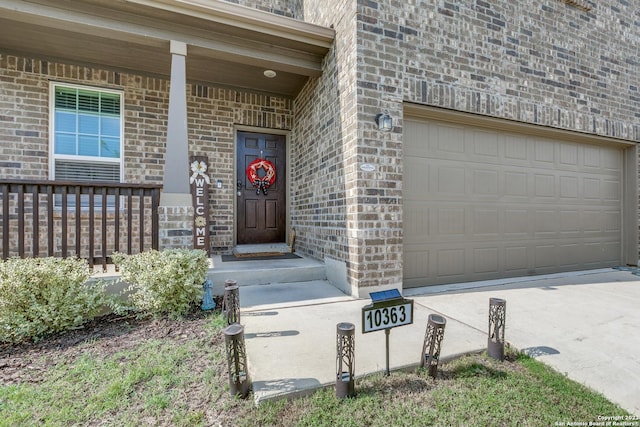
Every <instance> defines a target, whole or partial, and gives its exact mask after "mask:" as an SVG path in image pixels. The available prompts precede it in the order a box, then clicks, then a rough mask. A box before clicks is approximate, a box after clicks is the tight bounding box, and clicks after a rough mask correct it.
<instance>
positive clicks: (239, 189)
mask: <svg viewBox="0 0 640 427" xmlns="http://www.w3.org/2000/svg"><path fill="white" fill-rule="evenodd" d="M236 188H237V189H238V197H240V196H242V181H240V180H238V182H236Z"/></svg>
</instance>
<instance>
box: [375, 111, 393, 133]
mask: <svg viewBox="0 0 640 427" xmlns="http://www.w3.org/2000/svg"><path fill="white" fill-rule="evenodd" d="M376 124H377V125H378V129H379V130H381V131H385V132H388V131H390V130H391V129H393V119H392V118H391V116H390V115H389V111H387V110H384V112H383V113H378V114H376Z"/></svg>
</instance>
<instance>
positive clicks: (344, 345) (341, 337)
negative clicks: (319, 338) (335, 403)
mask: <svg viewBox="0 0 640 427" xmlns="http://www.w3.org/2000/svg"><path fill="white" fill-rule="evenodd" d="M355 332H356V326H355V325H354V324H353V323H338V325H337V327H336V335H337V353H338V354H337V357H336V397H337V398H339V399H343V398H345V397H353V396H355V381H354V378H355V361H356V357H355Z"/></svg>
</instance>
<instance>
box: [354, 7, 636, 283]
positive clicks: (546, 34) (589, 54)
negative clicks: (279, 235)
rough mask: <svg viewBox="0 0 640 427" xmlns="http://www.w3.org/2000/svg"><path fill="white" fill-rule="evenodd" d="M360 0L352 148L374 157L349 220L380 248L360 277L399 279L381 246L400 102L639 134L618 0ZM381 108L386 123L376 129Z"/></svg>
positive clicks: (390, 212) (631, 35)
mask: <svg viewBox="0 0 640 427" xmlns="http://www.w3.org/2000/svg"><path fill="white" fill-rule="evenodd" d="M357 3H358V14H357V20H358V45H359V50H358V76H357V85H358V88H359V90H358V128H359V132H360V134H361V135H362V137H361V138H360V141H359V146H358V152H359V153H361V155H362V159H363V160H366V161H367V162H370V163H372V164H374V165H376V167H377V172H376V173H375V176H372V179H371V180H367V179H366V177H364V176H363V177H362V179H361V180H360V182H359V187H360V191H359V194H360V195H361V197H362V199H361V201H362V205H361V206H359V209H360V210H362V211H364V212H363V215H361V216H360V217H359V221H358V228H359V229H360V230H361V231H362V233H363V234H365V235H367V236H370V238H369V239H365V240H364V241H363V243H365V244H364V245H362V246H361V247H362V248H363V251H365V252H372V257H371V258H368V259H367V260H369V259H370V260H372V261H373V260H374V259H377V260H380V261H379V262H378V263H377V264H378V266H377V267H369V266H370V265H371V264H366V266H365V270H364V272H365V277H366V278H367V279H366V280H362V281H361V283H363V284H365V285H368V284H371V285H373V284H376V283H377V284H385V283H391V282H394V281H395V282H396V283H399V282H401V280H402V262H401V259H399V258H397V257H394V256H393V255H391V254H390V252H395V251H397V253H399V254H400V253H402V226H401V224H402V210H401V208H400V207H399V206H398V203H399V202H400V200H401V188H402V164H401V159H402V138H401V135H402V116H403V103H404V102H413V103H419V104H425V105H432V106H438V107H443V108H449V109H455V110H459V111H463V112H469V113H479V114H485V115H490V116H495V117H500V118H505V119H512V120H518V121H522V122H526V123H532V124H536V125H542V126H551V127H558V128H563V129H568V130H574V131H579V132H586V133H593V134H598V135H603V136H609V137H615V138H621V139H627V140H630V141H640V126H639V125H638V117H640V103H639V102H638V101H639V99H640V98H639V97H638V75H639V71H640V69H639V66H638V65H639V64H640V61H639V60H638V48H637V46H638V42H639V35H640V16H639V15H638V11H639V9H638V8H637V6H634V5H632V4H631V3H629V2H627V1H624V0H621V1H614V2H607V3H600V4H595V3H593V2H590V4H591V5H592V6H593V8H592V10H591V11H590V12H586V11H584V10H582V9H579V8H576V7H573V6H570V5H567V4H565V3H564V2H562V1H557V0H542V1H532V2H512V1H499V2H485V1H480V0H476V1H466V2H446V1H438V0H419V1H413V2H395V1H373V0H358V2H357ZM612 46H615V49H612ZM383 108H386V109H388V110H389V111H390V113H391V115H392V116H393V117H394V118H395V119H396V123H397V125H396V127H395V129H394V131H393V132H392V133H391V134H380V133H379V132H377V131H375V130H374V129H373V127H374V124H373V120H372V118H373V116H374V114H375V113H376V112H377V111H379V110H381V109H383ZM376 180H377V182H376ZM367 196H369V197H367ZM366 213H371V215H367V214H366ZM374 254H376V255H375V257H374V256H373V255H374Z"/></svg>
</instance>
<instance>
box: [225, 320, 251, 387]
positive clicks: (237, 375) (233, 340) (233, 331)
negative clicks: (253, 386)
mask: <svg viewBox="0 0 640 427" xmlns="http://www.w3.org/2000/svg"><path fill="white" fill-rule="evenodd" d="M222 333H223V334H224V342H225V345H226V348H227V366H228V372H229V391H230V392H231V395H232V396H236V395H237V396H240V397H242V398H245V397H247V396H248V395H249V373H248V371H247V352H246V349H245V345H244V328H243V327H242V325H240V324H238V323H234V324H232V325H229V326H227V327H226V328H225V329H224V330H223V331H222Z"/></svg>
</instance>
